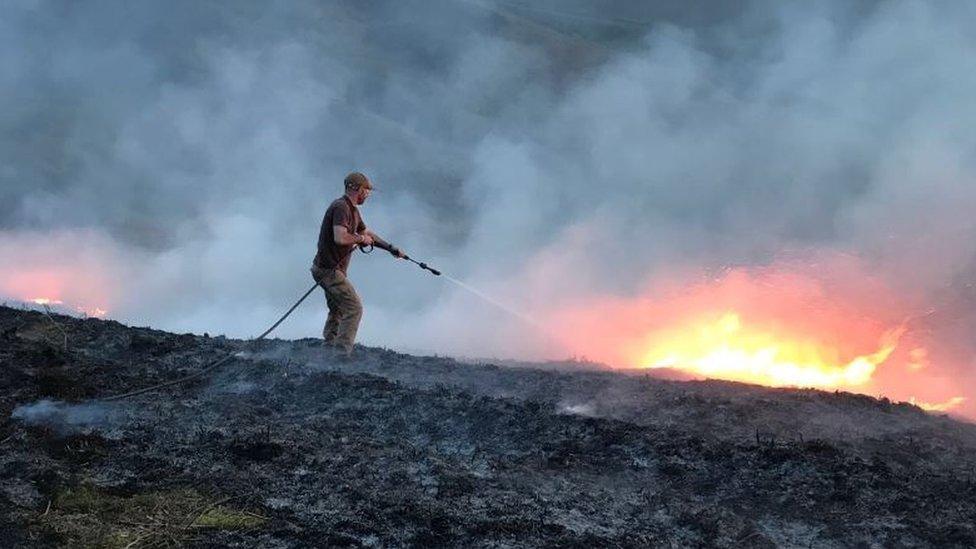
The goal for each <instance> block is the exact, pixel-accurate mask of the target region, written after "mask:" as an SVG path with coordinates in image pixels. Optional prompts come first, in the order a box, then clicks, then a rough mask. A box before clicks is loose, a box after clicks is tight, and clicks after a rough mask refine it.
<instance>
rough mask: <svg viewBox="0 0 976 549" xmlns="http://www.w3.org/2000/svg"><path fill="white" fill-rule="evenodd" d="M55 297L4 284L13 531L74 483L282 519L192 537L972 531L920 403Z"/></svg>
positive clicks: (416, 540)
mask: <svg viewBox="0 0 976 549" xmlns="http://www.w3.org/2000/svg"><path fill="white" fill-rule="evenodd" d="M56 318H57V322H58V323H60V324H61V325H62V326H61V327H60V328H59V329H57V330H53V329H51V328H52V326H51V324H52V321H51V320H50V319H49V318H48V317H46V316H44V315H42V314H39V313H34V312H27V311H20V310H14V309H9V308H0V387H3V391H0V414H2V415H0V417H2V418H3V424H2V425H0V441H2V442H0V546H3V547H15V546H44V545H58V544H64V543H65V542H64V540H63V539H62V538H59V537H58V536H57V535H56V534H52V533H51V532H47V531H43V529H42V528H40V527H39V526H38V524H39V520H38V517H40V516H42V515H43V513H44V512H45V510H46V508H47V506H48V505H49V502H50V501H51V500H52V499H54V498H56V496H57V494H58V493H59V492H60V491H62V490H64V489H65V488H70V487H74V486H78V485H80V484H83V483H84V484H88V485H92V486H95V487H97V488H98V489H100V490H105V491H108V492H111V493H114V494H124V495H127V496H128V495H133V494H140V493H146V492H158V491H162V490H173V489H184V488H191V489H194V490H197V491H200V492H202V493H206V494H208V495H211V496H212V497H214V498H218V497H226V498H230V497H232V498H235V500H234V501H235V502H236V503H237V504H240V505H244V506H246V507H247V508H249V509H257V510H260V514H261V515H262V516H263V517H267V519H268V520H267V521H266V522H265V523H263V525H262V526H260V527H255V528H242V529H228V528H212V529H201V530H200V531H199V532H198V533H196V535H195V537H194V538H192V539H194V540H195V541H193V542H191V543H193V544H196V545H198V546H200V547H206V546H214V545H222V546H240V547H252V546H268V547H309V546H313V547H337V546H339V547H341V546H348V547H361V546H415V547H432V546H438V547H440V546H447V547H535V546H549V547H654V546H664V547H713V546H714V547H776V546H782V547H973V546H976V530H974V518H976V479H974V471H976V459H974V457H973V456H974V455H976V454H974V452H973V450H974V449H976V430H974V428H973V426H971V425H969V424H965V423H961V422H957V421H954V420H952V419H949V418H946V417H935V416H930V415H928V414H925V413H923V412H921V411H920V410H918V409H917V408H914V407H911V406H906V405H897V404H892V403H890V402H886V401H883V400H876V399H872V398H869V397H862V396H857V395H846V394H831V393H821V392H817V391H792V390H772V389H764V388H758V387H751V386H743V385H736V384H728V383H716V382H708V383H679V382H668V381H661V380H655V379H651V378H647V377H633V376H624V375H619V374H610V373H604V372H571V373H566V372H563V373H560V372H554V371H542V370H533V369H513V368H501V367H498V366H491V365H477V364H460V363H457V362H455V361H452V360H449V359H443V358H424V357H413V356H408V355H402V354H397V353H393V352H391V351H386V350H382V349H370V348H360V349H358V351H359V355H358V358H357V359H356V360H354V361H352V362H340V361H337V360H335V359H334V358H333V357H331V356H330V355H328V354H326V353H325V352H324V351H323V350H322V349H321V348H320V347H319V346H318V345H317V342H315V341H312V340H307V341H296V342H284V341H272V342H264V343H262V344H260V345H252V344H247V343H244V342H239V341H233V340H225V339H222V338H208V337H198V336H192V335H174V334H168V333H164V332H158V331H153V330H148V329H143V328H130V327H126V326H123V325H121V324H118V323H115V322H105V321H99V320H91V319H89V320H78V319H71V318H67V317H56ZM61 330H63V331H65V332H67V334H68V345H67V347H66V348H65V345H64V339H63V333H62V331H61ZM226 353H237V355H238V356H237V358H236V359H235V360H234V361H232V362H230V363H228V364H226V365H224V366H223V367H222V368H221V369H219V370H218V371H217V372H214V374H213V375H210V376H207V377H206V378H204V379H202V380H198V381H195V382H193V383H190V384H187V385H182V386H178V387H176V388H172V389H166V390H163V391H159V392H155V393H149V394H145V395H140V396H137V397H134V398H132V399H128V400H125V401H123V402H122V403H120V404H114V405H108V404H105V405H98V406H90V405H89V406H87V407H79V408H77V409H76V408H72V407H70V406H69V407H63V408H59V414H58V415H55V416H38V417H35V418H34V419H33V421H28V420H27V419H26V418H24V419H12V418H11V413H12V412H13V411H14V409H15V408H16V407H17V406H20V405H25V404H32V403H35V402H37V401H38V400H40V399H43V398H56V399H60V400H71V401H75V402H81V401H83V400H84V399H87V398H90V397H99V396H108V395H111V394H117V393H120V392H124V391H128V390H132V389H137V388H141V387H144V386H147V385H150V384H153V383H159V382H163V381H167V380H172V379H176V378H179V377H181V376H183V375H186V374H189V373H192V372H195V371H198V370H199V369H201V368H202V367H204V366H205V365H206V364H207V363H208V362H209V361H211V360H213V359H215V358H218V357H222V356H225V354H226ZM76 411H77V413H75V412H76ZM45 417H46V418H47V419H45Z"/></svg>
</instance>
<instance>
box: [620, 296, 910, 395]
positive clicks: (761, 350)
mask: <svg viewBox="0 0 976 549" xmlns="http://www.w3.org/2000/svg"><path fill="white" fill-rule="evenodd" d="M779 331H780V332H782V330H779ZM903 331H904V330H901V329H896V330H891V331H888V332H886V333H885V334H884V335H883V336H882V338H881V339H882V341H881V342H880V347H879V348H878V349H876V350H874V351H873V352H870V353H867V354H863V355H860V356H855V357H853V358H850V359H846V360H845V359H843V358H841V352H840V351H839V350H838V349H837V348H835V347H833V346H831V345H829V344H824V343H821V342H818V341H817V340H816V339H815V338H812V337H810V336H803V335H793V334H788V333H777V330H776V329H774V328H766V329H764V328H761V327H758V326H749V325H746V324H745V323H744V322H743V321H742V317H741V315H740V314H738V313H736V312H726V313H724V314H721V315H720V316H719V317H718V318H716V319H707V320H702V321H699V322H697V323H692V324H690V325H680V326H676V327H673V328H669V329H665V330H661V331H659V332H655V333H652V334H651V335H649V336H648V337H647V338H646V340H645V342H644V346H645V348H646V349H647V351H646V352H645V353H644V354H643V356H641V357H640V358H639V359H638V365H639V366H641V367H647V368H663V367H667V368H675V369H679V370H683V371H686V372H689V373H692V374H695V375H698V376H702V377H708V378H718V379H728V380H733V381H743V382H748V383H758V384H762V385H769V386H774V387H784V386H800V387H818V388H824V389H833V388H837V387H854V386H859V385H863V384H865V383H866V382H868V381H869V380H870V379H871V376H872V374H873V373H874V371H875V369H876V368H877V367H878V366H879V365H880V364H881V363H883V362H884V361H885V360H887V359H888V357H889V356H891V353H892V352H893V351H894V350H895V346H896V344H897V341H898V338H899V337H900V336H901V335H902V333H903Z"/></svg>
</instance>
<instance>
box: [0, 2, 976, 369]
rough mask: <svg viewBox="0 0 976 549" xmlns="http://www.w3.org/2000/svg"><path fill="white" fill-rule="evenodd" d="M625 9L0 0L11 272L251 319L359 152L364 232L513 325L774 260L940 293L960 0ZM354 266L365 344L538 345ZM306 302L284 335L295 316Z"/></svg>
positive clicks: (301, 270)
mask: <svg viewBox="0 0 976 549" xmlns="http://www.w3.org/2000/svg"><path fill="white" fill-rule="evenodd" d="M644 4H647V3H641V2H600V3H592V2H541V3H540V2H533V3H521V2H500V1H499V2H491V1H487V0H485V1H475V0H454V1H446V0H445V1H437V2H420V1H388V2H385V1H375V2H288V3H280V4H274V3H272V4H269V3H265V2H228V3H225V4H219V3H218V4H213V3H208V4H206V5H201V4H199V3H194V2H188V3H177V4H175V5H173V4H167V5H166V6H163V5H162V4H159V5H154V4H148V5H139V6H133V5H131V4H130V3H124V2H95V3H85V4H83V5H82V4H77V3H72V2H63V3H62V2H46V1H40V0H38V1H16V2H12V3H11V2H8V3H6V4H5V7H4V8H3V10H4V12H5V13H4V16H3V17H0V61H2V63H0V66H2V67H3V68H2V69H0V97H2V100H3V104H4V105H5V108H4V109H2V111H0V128H2V130H0V131H2V134H0V162H2V166H0V184H2V187H0V228H2V234H0V261H2V263H3V269H4V270H6V271H8V272H7V273H3V274H4V276H5V280H6V282H5V284H6V285H7V286H8V287H15V288H21V287H22V285H23V284H22V283H21V282H18V283H17V284H14V283H13V282H10V280H13V279H14V278H16V277H15V276H14V275H13V274H11V272H12V271H13V270H14V269H17V268H19V267H18V266H20V265H22V264H23V263H24V258H26V257H30V258H32V259H31V261H32V262H33V264H34V265H40V266H39V267H37V269H38V271H37V272H40V270H43V268H44V267H49V268H55V267H58V268H63V267H66V266H69V267H70V266H71V265H76V264H77V265H83V266H85V265H87V266H88V268H87V270H88V271H89V272H90V271H92V270H98V269H99V268H100V269H101V270H102V271H103V272H102V273H101V275H100V276H101V278H102V279H103V281H102V282H98V281H93V282H90V283H87V282H86V283H85V284H82V285H80V286H78V285H72V284H70V283H67V284H64V285H65V286H66V287H65V288H64V289H63V293H64V294H66V299H70V298H72V297H73V296H72V291H73V289H74V290H76V291H77V292H79V293H88V294H90V293H92V292H95V291H96V290H95V287H96V286H99V285H101V286H106V285H107V286H109V287H110V290H104V292H105V294H106V296H110V297H105V300H106V301H108V303H106V304H105V307H107V308H108V309H109V310H110V311H111V312H110V314H111V316H113V317H116V318H119V319H121V320H127V321H131V322H136V323H141V324H151V325H153V326H156V327H160V328H166V329H174V330H192V331H197V332H203V331H209V332H212V333H214V332H223V333H228V334H231V335H236V336H247V335H253V334H256V333H258V332H260V331H261V330H262V329H263V328H264V327H265V325H266V324H268V323H269V322H270V321H271V320H272V319H273V318H274V317H276V315H277V314H279V313H280V312H281V311H282V310H283V309H284V308H286V307H287V306H288V305H289V304H290V302H291V301H292V300H293V299H294V298H295V297H297V295H299V294H300V293H301V291H302V290H303V289H304V288H305V287H307V286H308V285H309V284H310V283H311V280H310V278H309V277H308V274H307V265H308V263H309V261H310V259H311V256H312V254H313V253H314V250H313V247H314V242H315V238H316V234H317V231H318V224H319V221H320V219H321V215H322V211H323V209H324V207H325V206H326V204H327V203H328V202H329V201H330V199H332V198H334V197H335V196H337V195H338V194H339V192H340V185H339V182H340V181H341V179H342V176H343V175H344V174H345V173H346V172H348V171H350V170H352V169H359V170H362V171H365V172H367V173H368V174H370V175H371V176H372V177H373V178H374V180H375V181H376V183H377V185H378V187H379V191H378V192H377V193H376V194H375V195H374V196H373V197H372V198H371V202H370V203H369V204H368V205H367V207H366V208H365V210H364V215H365V217H366V219H367V221H368V222H369V224H370V225H371V226H373V228H374V229H376V230H377V231H378V232H380V233H381V234H384V235H386V236H388V237H389V239H391V240H393V241H394V242H396V243H398V244H400V245H401V246H402V247H403V248H405V249H406V250H407V251H408V252H410V253H412V254H413V255H415V256H417V257H420V258H422V259H425V260H428V261H429V262H430V263H432V264H434V265H437V266H438V267H440V268H442V269H443V270H445V271H446V272H448V273H450V274H452V275H455V276H457V277H459V278H461V279H463V280H466V281H468V282H470V283H471V284H473V285H475V286H477V287H479V288H481V289H482V290H484V291H486V292H488V293H489V294H491V295H493V296H496V297H497V298H498V299H500V300H501V301H503V302H505V303H506V304H507V305H509V306H512V307H514V308H517V309H519V310H521V311H524V312H525V313H526V314H529V315H535V314H540V315H541V314H544V313H545V312H546V311H548V310H550V309H551V308H553V307H556V306H559V305H560V304H564V303H568V302H571V301H572V300H573V299H574V298H575V297H577V296H579V295H585V294H592V293H605V294H608V295H617V296H627V295H633V294H636V293H638V292H640V291H641V289H642V288H644V287H645V285H646V284H647V282H648V281H649V280H653V279H654V278H655V277H657V276H662V275H663V274H664V273H668V274H673V273H675V272H681V271H687V272H701V271H711V270H715V269H720V268H722V267H723V266H728V265H742V264H747V265H756V264H759V265H761V264H764V263H767V262H769V261H772V260H773V259H774V258H775V257H776V256H777V255H778V254H781V253H782V252H784V250H791V251H795V250H820V249H828V250H837V251H841V252H844V253H850V254H855V255H857V256H858V257H860V258H862V259H863V261H864V262H865V263H866V264H867V265H868V266H869V268H870V269H872V270H874V271H876V272H877V273H879V276H883V277H884V278H885V279H886V280H887V281H888V282H890V283H891V284H894V285H896V286H897V287H898V288H899V289H900V290H902V291H904V292H905V293H906V295H908V294H911V295H921V296H923V298H922V300H921V301H922V302H926V301H931V302H932V303H944V302H946V301H955V302H958V301H959V300H960V299H962V298H958V296H959V292H965V288H967V286H966V283H965V282H966V280H967V278H969V277H971V275H972V274H973V273H974V269H973V259H974V255H976V239H973V238H972V234H973V230H974V226H973V221H972V214H971V210H972V207H973V204H976V181H974V176H976V137H974V135H976V134H973V132H972V131H970V130H971V128H972V127H974V122H976V107H974V105H973V103H972V101H971V99H970V98H971V97H973V96H974V94H976V37H974V35H973V34H972V32H971V29H972V28H974V25H976V7H974V5H973V4H972V3H971V2H968V1H966V0H958V1H947V2H938V3H936V2H922V1H909V0H888V1H876V2H860V3H855V2H846V1H839V0H838V1H836V2H817V3H810V2H799V1H798V2H765V1H754V2H727V3H721V5H720V6H714V4H715V3H713V2H707V3H702V4H703V5H699V3H679V2H675V3H674V6H679V5H680V6H682V7H681V8H678V7H673V8H661V7H651V6H645V5H644ZM704 4H707V5H704ZM92 258H97V261H96V263H97V264H98V265H101V266H102V267H96V266H92V265H91V264H92V262H93V260H92ZM45 262H46V263H45ZM79 276H81V275H79ZM84 276H87V275H84ZM352 277H353V279H354V280H355V282H356V284H357V286H358V288H359V289H360V293H361V294H362V295H363V296H364V299H365V302H366V307H367V316H366V319H365V322H364V326H363V329H362V337H363V339H364V340H365V341H366V342H368V343H372V344H381V345H389V346H394V347H398V348H402V349H407V350H412V349H421V350H427V351H434V352H441V353H458V354H466V355H480V356H491V355H494V356H521V357H540V356H559V354H560V353H561V352H562V350H561V349H560V346H559V343H558V342H553V341H550V340H549V339H547V338H546V337H540V336H539V334H538V333H536V332H535V331H533V329H532V328H531V326H528V325H526V324H525V323H522V322H520V321H519V320H518V319H515V318H512V317H511V316H510V315H507V314H505V313H504V312H500V310H499V309H497V308H492V307H491V306H489V305H486V304H485V303H483V302H481V301H478V300H477V299H476V298H473V297H472V296H471V295H470V294H468V293H465V292H463V291H461V290H459V289H458V288H456V287H454V286H452V285H450V284H448V283H447V282H445V281H444V280H443V279H434V278H431V277H429V276H428V275H426V274H425V273H423V272H421V271H420V270H419V269H415V268H413V266H411V265H407V264H404V263H398V262H394V261H392V260H390V259H389V257H388V256H385V255H384V254H382V253H380V254H378V255H375V256H372V257H361V256H357V257H356V258H355V259H354V262H353V268H352ZM0 282H4V280H0ZM99 291H102V290H99ZM8 293H10V292H9V290H8ZM21 293H22V292H21ZM966 296H968V294H965V295H963V297H966ZM10 297H21V298H27V297H31V296H25V295H14V296H10ZM74 297H75V298H76V299H80V298H81V297H82V296H80V295H78V296H74ZM940 300H941V301H940ZM321 309H322V303H321V300H320V299H318V300H316V302H315V303H314V304H313V305H311V306H305V307H304V308H303V309H301V310H300V312H299V313H298V315H297V317H296V318H295V319H293V320H290V321H289V323H287V324H286V325H285V326H283V327H282V330H281V332H280V334H281V335H284V336H290V337H297V336H312V335H316V334H317V333H318V331H319V329H320V328H319V326H320V324H321V321H322V317H323V315H324V313H323V311H322V310H321ZM967 315H968V312H964V314H962V315H961V317H962V318H963V319H966V318H968V316H967ZM959 317H960V315H956V316H955V317H953V318H956V319H958V318H959ZM953 322H954V324H953V325H952V326H953V328H951V329H952V330H957V331H961V332H965V330H960V329H959V326H960V324H959V323H958V322H956V321H955V320H954V321H953ZM960 337H963V336H960ZM970 337H971V336H970ZM968 343H969V344H971V343H972V342H971V341H969V342H968ZM966 358H967V360H969V361H971V360H972V358H971V355H966ZM967 379H968V378H967ZM970 388H971V387H970Z"/></svg>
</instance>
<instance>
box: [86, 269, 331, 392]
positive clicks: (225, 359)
mask: <svg viewBox="0 0 976 549" xmlns="http://www.w3.org/2000/svg"><path fill="white" fill-rule="evenodd" d="M318 286H319V284H318V282H316V283H315V284H314V285H312V287H311V288H309V289H308V291H307V292H305V295H303V296H302V297H300V298H299V299H298V301H296V302H295V304H294V305H292V306H291V309H288V311H287V312H286V313H285V314H283V315H281V318H279V319H278V322H275V323H274V324H272V325H271V327H270V328H268V329H267V330H265V331H264V333H262V334H261V335H259V336H258V337H255V338H253V339H251V340H249V341H261V340H262V339H264V338H265V337H267V336H268V334H270V333H271V332H273V331H274V329H275V328H277V327H278V326H279V325H280V324H281V323H282V322H284V321H285V319H286V318H288V316H289V315H291V313H292V312H294V310H295V309H297V308H298V306H299V305H301V304H302V302H303V301H305V299H306V298H307V297H308V296H309V295H311V293H312V292H313V291H315V288H318ZM233 358H234V355H227V356H225V357H222V358H219V359H217V360H215V361H213V362H211V363H210V364H208V365H207V366H206V367H204V368H203V369H202V370H200V371H199V372H196V373H193V374H190V375H188V376H185V377H181V378H180V379H174V380H172V381H167V382H164V383H157V384H156V385H150V386H149V387H144V388H142V389H137V390H135V391H129V392H128V393H122V394H120V395H112V396H108V397H102V398H99V399H96V401H97V402H111V401H113V400H122V399H124V398H129V397H134V396H136V395H141V394H144V393H148V392H151V391H155V390H157V389H162V388H164V387H171V386H173V385H179V384H181V383H186V382H187V381H192V380H194V379H197V378H199V377H202V376H203V375H204V374H206V373H207V372H210V371H212V370H213V369H215V368H217V367H218V366H220V365H222V364H226V363H227V362H229V361H230V360H231V359H233Z"/></svg>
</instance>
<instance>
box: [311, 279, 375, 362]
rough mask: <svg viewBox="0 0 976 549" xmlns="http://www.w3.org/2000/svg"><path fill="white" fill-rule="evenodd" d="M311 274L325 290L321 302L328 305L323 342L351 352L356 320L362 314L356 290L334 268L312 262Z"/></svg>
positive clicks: (356, 328) (361, 306) (357, 324)
mask: <svg viewBox="0 0 976 549" xmlns="http://www.w3.org/2000/svg"><path fill="white" fill-rule="evenodd" d="M312 278H314V279H315V281H316V282H318V283H319V285H320V286H322V288H323V289H324V290H325V302H326V304H327V305H328V307H329V316H328V318H327V319H326V320H325V327H324V328H322V337H323V338H324V339H325V344H326V345H334V346H336V347H338V348H340V349H343V350H345V351H346V352H347V353H351V352H352V345H353V343H355V341H356V332H357V331H358V330H359V321H360V320H362V318H363V303H362V301H360V300H359V294H357V293H356V289H355V288H353V286H352V283H350V282H349V279H348V278H346V275H344V274H342V272H341V271H339V270H337V269H320V268H318V267H315V266H312Z"/></svg>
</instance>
